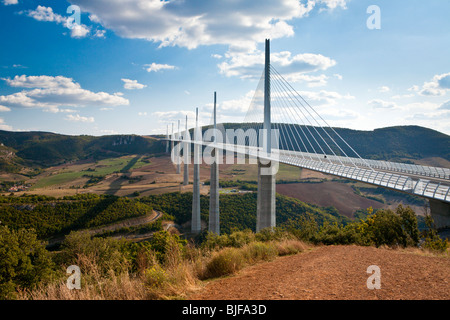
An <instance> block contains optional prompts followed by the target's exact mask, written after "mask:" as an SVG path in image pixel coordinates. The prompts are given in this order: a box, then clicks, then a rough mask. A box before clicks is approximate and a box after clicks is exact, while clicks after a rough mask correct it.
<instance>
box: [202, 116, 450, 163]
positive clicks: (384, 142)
mask: <svg viewBox="0 0 450 320" xmlns="http://www.w3.org/2000/svg"><path fill="white" fill-rule="evenodd" d="M223 126H224V128H225V129H238V128H242V129H244V130H245V129H246V128H249V127H255V124H243V125H242V124H238V123H226V124H224V125H223ZM260 126H261V125H260ZM272 128H276V129H279V130H280V138H279V143H280V146H281V147H282V148H284V149H287V148H286V147H289V149H290V150H292V149H295V150H296V151H306V150H305V147H304V146H303V145H302V144H301V140H303V142H304V144H305V145H306V146H307V148H308V151H309V152H311V151H312V149H313V148H314V149H315V150H316V151H318V153H319V152H320V150H321V149H322V150H324V151H325V153H327V154H332V152H331V151H330V150H329V148H328V146H330V147H331V149H332V150H333V152H334V153H335V154H336V155H343V153H342V152H341V150H339V149H338V148H337V147H333V146H334V145H335V144H334V143H333V140H334V141H336V142H337V143H338V144H339V145H340V147H341V149H342V150H343V151H344V152H345V153H346V154H347V155H349V156H351V157H354V156H355V154H354V153H353V152H352V151H351V149H350V148H349V147H347V146H346V144H345V143H344V142H343V141H342V140H341V139H340V137H342V138H343V139H344V140H345V141H347V143H348V144H349V145H350V146H351V147H352V148H353V149H354V150H355V151H356V152H357V153H358V154H359V155H360V156H361V157H363V158H366V159H374V160H389V161H405V160H404V159H410V160H420V159H423V158H428V157H440V158H443V159H446V160H448V161H450V136H448V135H446V134H444V133H441V132H439V131H436V130H432V129H428V128H424V127H419V126H396V127H386V128H381V129H375V130H373V131H363V130H352V129H345V128H334V131H333V130H332V129H330V128H325V129H322V128H318V127H311V126H302V127H300V126H298V125H296V126H292V125H291V126H286V125H285V124H278V123H274V124H272ZM203 129H204V130H206V129H208V127H205V128H203ZM311 133H313V134H311ZM319 134H320V136H321V137H322V138H323V140H325V142H326V143H325V142H323V140H321V138H320V137H319ZM294 136H295V137H296V140H297V141H298V144H297V143H295V142H289V141H294V139H292V137H294ZM299 136H300V137H301V139H300V138H299ZM339 136H340V137H339ZM309 143H311V144H309ZM311 145H312V146H311ZM327 145H328V146H327Z"/></svg>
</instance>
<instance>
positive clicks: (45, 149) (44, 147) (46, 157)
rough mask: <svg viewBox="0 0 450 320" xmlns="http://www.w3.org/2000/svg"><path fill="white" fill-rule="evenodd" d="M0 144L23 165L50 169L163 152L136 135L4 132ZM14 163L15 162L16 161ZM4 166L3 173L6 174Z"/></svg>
mask: <svg viewBox="0 0 450 320" xmlns="http://www.w3.org/2000/svg"><path fill="white" fill-rule="evenodd" d="M0 143H1V144H2V145H4V146H5V147H8V148H9V149H11V150H13V151H14V152H15V156H16V158H18V159H21V160H22V162H23V163H25V164H27V165H29V166H31V165H39V166H44V167H47V166H53V165H57V164H60V163H63V162H68V161H74V160H81V159H86V158H90V157H92V158H103V157H107V156H111V155H113V156H120V155H127V154H146V153H159V152H163V151H164V149H163V147H164V146H163V145H162V144H161V143H160V142H159V141H158V140H156V139H154V138H148V137H142V136H137V135H113V136H101V137H94V136H86V135H81V136H69V135H61V134H56V133H49V132H8V131H1V130H0ZM16 162H17V161H16ZM7 169H8V168H7V167H6V165H4V166H3V170H7Z"/></svg>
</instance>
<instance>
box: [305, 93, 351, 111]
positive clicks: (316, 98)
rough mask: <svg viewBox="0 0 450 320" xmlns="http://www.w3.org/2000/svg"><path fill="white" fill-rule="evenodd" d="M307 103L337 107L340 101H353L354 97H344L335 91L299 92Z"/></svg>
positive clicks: (347, 95)
mask: <svg viewBox="0 0 450 320" xmlns="http://www.w3.org/2000/svg"><path fill="white" fill-rule="evenodd" d="M298 93H299V94H300V95H301V96H302V97H303V98H305V100H306V101H308V102H311V105H312V106H313V107H314V106H332V105H336V104H337V102H338V100H353V99H355V97H354V96H352V95H350V94H345V95H342V94H340V93H339V92H335V91H326V90H320V91H299V92H298Z"/></svg>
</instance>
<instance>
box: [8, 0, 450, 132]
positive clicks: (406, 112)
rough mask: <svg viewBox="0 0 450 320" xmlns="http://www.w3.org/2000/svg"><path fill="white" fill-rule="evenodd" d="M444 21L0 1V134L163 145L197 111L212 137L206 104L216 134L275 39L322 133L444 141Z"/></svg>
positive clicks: (411, 7)
mask: <svg viewBox="0 0 450 320" xmlns="http://www.w3.org/2000/svg"><path fill="white" fill-rule="evenodd" d="M70 5H77V6H79V8H80V9H81V11H80V12H81V15H80V24H78V25H75V27H74V28H69V27H71V26H73V24H71V20H70V17H71V16H72V13H67V8H68V7H69V6H70ZM370 5H377V6H378V7H379V8H380V29H369V28H368V26H367V23H366V22H367V20H368V18H369V17H370V16H371V13H367V8H368V7H369V6H370ZM449 13H450V2H448V1H441V0H431V1H416V0H412V1H408V2H406V1H400V0H394V1H373V0H372V1H364V0H358V1H356V0H303V1H298V0H259V1H250V0H246V1H243V0H220V1H219V0H214V1H213V0H209V1H200V0H184V1H181V0H169V1H164V2H161V1H159V0H128V1H123V0H70V1H41V0H37V1H36V0H33V1H32V0H0V41H1V44H2V45H1V50H0V129H3V130H13V131H29V130H39V131H50V132H57V133H64V134H74V135H78V134H89V135H105V134H116V133H118V134H130V133H134V134H156V133H165V131H166V126H167V124H171V123H173V122H176V121H177V120H183V119H184V118H185V115H186V114H187V115H188V117H189V120H190V124H189V125H190V126H192V125H193V122H192V121H193V120H194V112H195V108H196V107H198V108H199V110H200V120H201V122H202V123H203V124H207V123H209V120H210V113H211V104H212V99H213V92H214V91H217V95H218V103H219V106H218V113H219V115H218V120H219V121H221V122H222V121H223V122H225V121H240V120H242V119H243V117H244V115H245V112H246V110H247V109H248V106H249V104H250V102H251V98H252V96H253V94H254V90H255V89H256V86H257V84H258V81H257V80H258V79H259V76H260V75H261V73H262V70H263V64H262V62H263V46H264V39H265V38H271V51H272V64H273V65H274V67H275V68H276V69H277V70H279V71H280V72H281V73H282V74H283V76H285V77H286V78H287V79H288V80H289V81H290V83H291V84H292V86H293V87H294V88H295V89H296V90H297V91H298V92H300V93H301V94H302V96H304V97H305V98H306V99H307V100H308V102H309V103H310V104H311V105H312V106H313V107H314V108H315V109H316V110H317V111H318V112H319V113H320V114H321V115H322V116H323V118H324V119H325V120H327V121H328V123H330V124H331V125H333V126H339V127H348V128H353V129H364V130H372V129H374V128H380V127H386V126H393V125H420V126H425V127H429V128H432V129H436V130H439V131H441V132H444V133H446V134H450V121H449V120H450V59H449V57H450V32H448V30H450V19H448V16H449Z"/></svg>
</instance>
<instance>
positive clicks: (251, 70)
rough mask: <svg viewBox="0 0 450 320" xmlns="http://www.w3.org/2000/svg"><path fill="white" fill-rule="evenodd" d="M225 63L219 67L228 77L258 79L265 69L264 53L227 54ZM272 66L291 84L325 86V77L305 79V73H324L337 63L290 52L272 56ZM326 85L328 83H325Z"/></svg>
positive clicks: (310, 55)
mask: <svg viewBox="0 0 450 320" xmlns="http://www.w3.org/2000/svg"><path fill="white" fill-rule="evenodd" d="M225 57H226V58H227V61H224V62H222V63H220V64H219V65H218V67H219V70H220V72H221V73H223V74H224V75H226V76H227V77H231V76H238V77H240V78H252V79H258V78H259V77H260V76H261V73H262V70H263V67H264V52H262V51H260V50H256V51H253V52H250V53H248V52H227V53H226V55H225ZM270 59H271V64H272V65H273V66H274V68H275V69H276V70H277V71H278V72H279V73H281V74H282V75H283V77H284V78H285V79H286V80H288V81H291V82H295V81H300V80H303V81H308V80H309V81H314V82H319V83H321V84H324V82H325V76H323V75H322V76H316V77H315V78H314V77H312V76H309V77H305V76H304V75H303V73H307V72H315V71H323V70H326V69H328V68H330V67H332V66H334V65H336V61H335V60H333V59H331V58H329V57H325V56H323V55H321V54H313V53H303V54H297V55H294V56H293V55H292V53H291V52H289V51H282V52H275V53H272V54H271V55H270ZM325 83H326V82H325Z"/></svg>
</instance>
